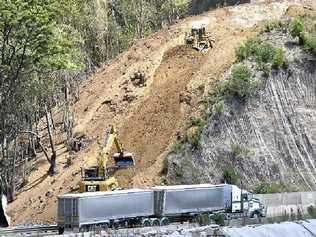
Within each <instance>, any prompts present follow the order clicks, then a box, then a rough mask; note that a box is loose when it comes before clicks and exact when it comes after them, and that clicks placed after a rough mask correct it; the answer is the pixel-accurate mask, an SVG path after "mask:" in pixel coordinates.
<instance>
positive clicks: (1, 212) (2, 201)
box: [0, 193, 10, 227]
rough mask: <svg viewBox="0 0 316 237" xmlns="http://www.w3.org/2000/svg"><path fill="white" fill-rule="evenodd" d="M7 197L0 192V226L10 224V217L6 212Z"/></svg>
mask: <svg viewBox="0 0 316 237" xmlns="http://www.w3.org/2000/svg"><path fill="white" fill-rule="evenodd" d="M6 207H7V198H6V197H5V196H4V195H1V193H0V227H8V226H9V225H10V217H9V216H8V215H7V214H6Z"/></svg>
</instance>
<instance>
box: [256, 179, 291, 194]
mask: <svg viewBox="0 0 316 237" xmlns="http://www.w3.org/2000/svg"><path fill="white" fill-rule="evenodd" d="M284 190H286V187H285V186H284V184H283V183H281V182H271V183H268V182H262V183H260V184H258V185H257V186H256V187H255V188H254V193H260V194H266V193H280V192H282V191H284Z"/></svg>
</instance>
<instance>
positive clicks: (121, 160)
mask: <svg viewBox="0 0 316 237" xmlns="http://www.w3.org/2000/svg"><path fill="white" fill-rule="evenodd" d="M113 158H114V162H115V166H116V167H118V168H125V167H126V168H127V167H131V166H135V160H134V156H133V155H132V154H131V153H123V154H122V153H115V154H114V156H113Z"/></svg>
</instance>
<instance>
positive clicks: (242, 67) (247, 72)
mask: <svg viewBox="0 0 316 237" xmlns="http://www.w3.org/2000/svg"><path fill="white" fill-rule="evenodd" d="M313 19H314V18H310V17H304V18H300V19H298V18H297V19H293V20H291V21H275V22H268V23H266V26H265V29H264V32H263V35H262V36H259V37H257V38H253V39H250V40H248V41H246V42H245V43H244V44H242V45H241V46H240V47H238V48H236V65H233V66H232V67H231V69H230V70H229V71H228V73H227V75H226V76H225V78H226V79H225V80H224V81H222V82H221V83H219V85H218V90H217V93H216V94H215V95H212V96H211V97H210V98H206V99H205V101H206V105H207V106H206V112H204V114H205V115H207V116H205V117H204V118H203V119H204V120H203V121H204V122H203V123H202V124H203V126H202V127H201V129H200V130H199V134H202V135H203V136H202V135H200V136H199V138H200V140H199V141H198V140H196V141H194V143H195V144H199V146H198V149H197V151H192V150H191V151H188V150H187V147H188V146H186V144H189V145H190V144H191V143H186V141H184V142H183V143H181V147H177V150H176V151H175V152H176V153H178V154H179V153H180V154H182V156H186V155H189V154H190V156H191V157H192V159H195V158H194V157H195V155H196V156H197V157H202V156H204V155H206V156H207V154H208V153H209V152H210V151H209V150H208V149H209V148H208V145H207V144H205V143H204V141H201V139H203V140H204V139H205V137H206V136H208V135H209V134H210V133H211V128H210V126H211V125H210V126H209V127H207V128H206V129H205V128H204V125H205V124H209V123H211V122H209V121H212V123H211V124H213V125H212V126H214V127H212V129H215V130H216V126H218V124H221V122H220V121H221V118H222V116H223V114H226V115H227V116H226V117H228V119H227V120H230V119H229V118H231V117H232V116H233V114H234V113H235V112H236V111H230V107H232V106H233V107H238V108H239V109H240V110H242V108H243V105H245V104H246V103H247V101H249V100H252V99H251V98H252V97H256V95H257V92H259V89H261V88H263V86H264V84H265V83H266V79H267V78H268V77H269V76H270V75H277V74H278V72H279V71H281V70H282V71H283V72H284V73H285V72H287V71H288V68H289V66H290V63H292V60H293V58H292V57H293V55H291V54H293V52H292V53H289V52H287V51H286V50H288V49H287V46H286V44H285V42H278V41H280V40H279V39H277V40H275V39H273V37H272V39H273V40H272V41H270V40H267V38H269V37H267V35H269V34H270V36H271V35H273V34H274V33H273V32H275V33H276V35H277V36H276V37H275V38H278V37H280V38H281V39H282V37H283V38H284V40H289V38H291V36H292V39H290V41H291V43H292V44H299V43H301V44H302V48H303V49H304V50H305V51H306V52H307V53H315V46H314V45H315V41H314V40H315V29H316V27H315V26H316V25H315V20H313ZM307 22H308V23H307ZM278 32H279V33H278ZM287 32H288V33H287ZM264 34H265V35H264ZM281 35H282V36H281ZM296 40H298V41H297V43H296ZM274 41H275V42H274ZM295 47H297V46H295ZM296 53H298V54H300V53H299V51H298V50H297V51H296ZM288 56H290V59H288V58H287V57H288ZM240 116H242V115H240ZM225 123H227V121H226V122H225ZM226 126H230V125H229V124H226ZM232 126H236V125H234V124H232ZM244 126H245V125H244ZM230 129H232V128H230ZM235 132H238V131H235ZM243 135H244V134H243ZM227 136H229V134H227ZM233 136H237V134H235V133H234V132H233ZM214 139H215V138H214ZM237 140H238V139H237ZM203 143H204V144H203ZM202 144H203V147H202ZM236 145H237V148H236V147H234V145H233V146H231V147H230V149H229V150H227V148H225V150H226V155H225V157H224V158H222V159H223V160H222V161H221V162H222V163H223V164H225V165H224V167H225V168H223V167H221V168H222V178H221V181H225V182H228V183H234V184H240V177H242V176H243V174H242V173H239V172H241V171H240V170H239V169H236V167H235V165H236V164H238V166H242V167H243V168H242V169H244V166H243V165H241V164H242V163H247V161H246V160H245V159H248V158H249V157H251V156H252V152H251V149H250V148H248V147H247V146H246V145H245V146H244V145H243V144H236ZM191 146H192V145H191ZM224 146H225V145H223V146H221V147H219V150H221V149H224V148H223V147H224ZM180 148H181V149H180ZM239 148H243V149H245V151H246V152H239V151H242V150H243V149H239ZM218 152H220V151H216V152H214V153H218ZM204 153H207V154H204ZM210 153H213V152H212V151H211V152H210ZM239 153H241V155H238V154H239ZM235 154H237V155H235ZM171 156H172V155H171ZM176 156H177V155H173V156H172V157H176ZM169 159H170V161H171V158H170V157H169ZM205 159H206V160H208V159H210V157H206V158H205ZM180 160H181V159H179V160H178V161H177V162H176V163H177V165H179V166H180V167H182V166H183V165H182V164H181V161H180ZM185 160H186V158H184V159H183V162H186V161H185ZM201 160H203V158H201V159H199V160H195V162H197V163H200V162H201V163H203V162H206V163H207V162H208V161H206V160H203V161H201ZM172 162H173V164H175V161H172ZM192 162H193V163H194V161H192ZM212 164H214V163H212ZM204 165H205V164H203V166H204ZM217 165H218V164H217ZM166 166H167V164H166ZM197 166H199V165H197ZM182 169H183V170H185V168H184V167H182ZM196 169H199V168H197V167H194V170H196ZM169 173H170V172H169ZM171 173H172V171H171ZM186 175H189V173H187V174H186ZM183 176H184V175H183ZM210 176H211V177H212V175H210ZM169 177H170V176H169ZM175 180H179V179H175ZM175 180H173V181H171V182H174V181H175ZM264 180H265V179H264ZM264 180H263V181H262V182H261V183H259V184H257V185H255V186H254V192H260V193H274V192H282V191H290V190H293V187H289V186H288V185H285V184H284V183H282V182H266V181H264ZM176 182H177V181H176ZM180 182H181V181H180ZM295 190H296V189H295Z"/></svg>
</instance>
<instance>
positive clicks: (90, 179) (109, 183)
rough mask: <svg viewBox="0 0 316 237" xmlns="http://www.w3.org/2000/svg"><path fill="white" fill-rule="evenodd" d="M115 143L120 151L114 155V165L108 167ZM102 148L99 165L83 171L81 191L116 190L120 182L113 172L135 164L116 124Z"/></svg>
mask: <svg viewBox="0 0 316 237" xmlns="http://www.w3.org/2000/svg"><path fill="white" fill-rule="evenodd" d="M113 143H114V144H115V146H116V149H117V151H118V152H117V153H115V154H114V156H113V159H114V166H112V167H108V166H107V163H108V161H109V154H110V152H111V148H112V145H113ZM100 150H101V152H100V154H99V157H98V165H97V166H93V167H90V168H87V169H84V170H82V172H81V175H82V180H81V182H80V183H79V192H80V193H83V192H96V191H111V190H115V189H117V188H118V186H119V184H118V182H117V180H116V178H115V177H113V176H111V172H112V171H115V170H117V169H124V168H128V167H133V166H135V160H134V156H133V154H132V153H127V152H125V151H124V148H123V146H122V144H121V143H120V141H119V139H118V135H117V132H116V130H115V128H114V126H111V128H110V130H109V132H108V133H107V135H106V138H105V143H104V144H103V145H100Z"/></svg>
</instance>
